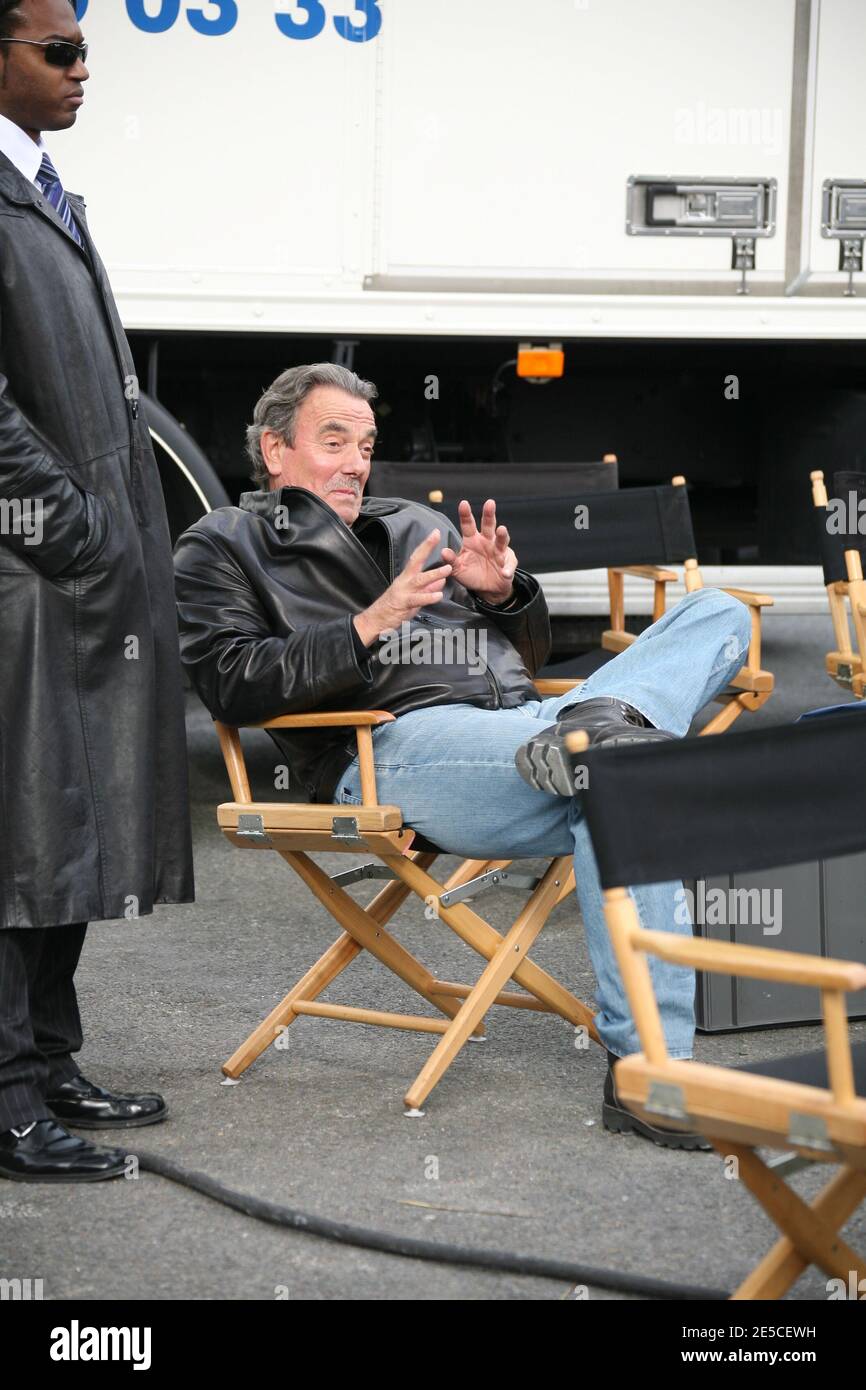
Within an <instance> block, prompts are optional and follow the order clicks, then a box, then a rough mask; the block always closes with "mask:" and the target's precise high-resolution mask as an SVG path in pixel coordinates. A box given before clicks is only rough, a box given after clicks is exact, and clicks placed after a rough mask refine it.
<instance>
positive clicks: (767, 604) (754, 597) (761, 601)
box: [722, 589, 776, 608]
mask: <svg viewBox="0 0 866 1390" xmlns="http://www.w3.org/2000/svg"><path fill="white" fill-rule="evenodd" d="M722 593H723V594H730V595H731V598H738V599H739V600H740V603H746V604H748V605H749V607H750V608H772V606H773V604H774V603H775V602H776V600H775V599H774V598H771V596H770V595H769V594H754V593H752V590H751V589H722Z"/></svg>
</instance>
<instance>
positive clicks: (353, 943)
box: [222, 853, 483, 1079]
mask: <svg viewBox="0 0 866 1390" xmlns="http://www.w3.org/2000/svg"><path fill="white" fill-rule="evenodd" d="M303 857H304V858H306V856H303ZM283 858H285V859H287V860H288V861H289V862H291V858H290V856H289V855H288V854H286V853H284V854H283ZM435 858H436V856H435V854H423V855H421V854H419V855H417V856H416V858H415V861H414V862H415V863H417V864H418V865H419V866H420V867H422V868H423V869H425V870H426V869H427V868H429V866H430V865H431V864H432V863H433V861H434V859H435ZM307 862H308V863H311V861H307ZM293 867H294V865H293ZM312 867H313V868H317V866H316V865H312ZM298 872H300V871H299V870H298ZM318 873H319V874H320V875H321V879H322V880H323V883H322V884H321V885H320V886H321V887H322V888H323V892H317V893H316V896H317V897H319V898H320V900H321V901H322V902H324V903H325V906H326V907H328V908H329V910H331V901H330V899H331V896H332V894H335V893H342V892H343V890H342V889H339V888H337V887H336V886H335V885H334V884H333V883H332V882H331V880H330V879H329V878H328V876H327V874H325V873H323V872H322V871H321V870H318ZM302 877H303V875H302ZM324 885H327V888H325V887H324ZM311 886H312V885H311ZM313 891H314V892H315V891H316V890H315V889H313ZM409 892H410V889H409V888H408V887H407V886H406V885H405V884H402V883H399V882H396V883H389V884H387V886H386V887H385V888H383V889H382V890H381V892H379V893H377V894H376V896H375V898H374V899H373V901H372V902H371V903H370V905H369V907H368V908H366V909H364V908H360V907H358V904H357V903H355V901H354V900H353V899H352V898H348V895H347V894H345V893H343V896H344V897H346V898H348V901H349V902H350V903H351V905H352V907H353V908H354V909H356V911H357V912H358V913H359V914H360V915H361V917H362V918H363V917H365V916H366V917H367V918H369V919H372V924H370V923H368V924H367V927H366V932H367V936H368V941H367V942H365V943H361V942H360V941H359V940H358V939H357V938H356V936H355V935H354V934H353V933H351V932H349V931H344V933H343V935H342V936H340V937H338V939H337V940H336V941H335V942H334V944H333V945H332V946H330V947H329V948H328V950H327V951H326V952H325V954H324V955H323V956H321V957H320V959H319V960H318V961H317V962H316V964H315V965H314V966H313V967H312V969H311V970H308V971H307V973H306V975H304V976H303V978H302V979H300V980H299V981H298V983H297V984H296V985H295V986H294V987H293V988H292V989H291V990H289V993H288V994H287V995H285V997H284V998H283V999H281V1000H280V1002H279V1004H277V1005H276V1006H275V1007H274V1008H273V1009H272V1010H271V1012H270V1013H269V1014H268V1016H267V1018H265V1019H264V1020H263V1022H262V1023H260V1024H259V1026H258V1027H257V1028H255V1029H254V1030H253V1032H252V1033H251V1034H250V1035H249V1037H248V1038H246V1039H245V1041H244V1042H242V1043H241V1045H240V1047H239V1048H238V1049H237V1050H236V1051H235V1052H233V1053H232V1055H231V1057H230V1058H229V1059H228V1061H227V1062H226V1063H224V1065H223V1068H222V1070H223V1072H224V1074H225V1075H226V1076H229V1077H231V1078H232V1079H237V1077H239V1076H241V1075H242V1074H243V1073H244V1072H245V1071H246V1069H247V1067H249V1066H251V1065H252V1063H253V1062H254V1061H255V1060H256V1058H257V1057H260V1056H261V1054H262V1053H263V1052H264V1051H265V1049H266V1048H268V1047H270V1045H271V1043H272V1042H273V1041H274V1038H275V1037H276V1035H277V1033H278V1032H279V1031H280V1030H281V1029H282V1028H287V1027H288V1026H289V1025H290V1024H291V1023H293V1022H294V1020H295V1018H296V1017H297V1014H296V1013H295V1010H294V1005H295V1003H296V1001H300V1000H305V1001H310V1000H313V999H316V998H317V997H318V996H319V995H320V994H321V993H322V991H323V990H324V989H326V988H327V986H328V985H329V984H331V983H332V982H333V981H334V980H335V979H336V978H337V976H338V975H339V974H341V972H342V971H343V970H345V968H346V966H347V965H349V964H351V962H352V961H353V960H354V959H355V957H356V956H357V955H359V954H360V952H361V951H362V950H363V949H365V946H366V948H367V949H370V950H371V951H372V953H373V954H374V955H378V957H379V959H380V960H383V962H384V963H385V964H386V965H388V966H389V967H390V968H391V969H392V970H395V973H397V974H400V973H401V971H400V969H398V968H397V966H398V965H399V966H400V967H401V968H403V969H408V970H410V971H411V972H412V974H413V976H414V977H415V979H417V980H418V981H419V982H420V983H423V984H424V985H425V986H427V985H433V984H435V978H434V976H433V975H432V974H430V973H429V972H428V971H425V970H424V967H423V966H422V965H421V963H420V961H417V960H415V957H414V956H412V955H411V954H410V953H409V952H408V951H404V950H403V947H401V946H399V944H398V943H397V942H396V941H394V940H393V938H392V937H390V936H389V934H388V933H387V932H385V931H384V930H383V928H384V924H385V923H386V922H387V921H389V920H390V918H391V917H393V915H394V913H395V912H396V911H397V909H398V908H399V907H401V906H402V904H403V903H404V902H405V900H406V898H407V897H408V896H409ZM376 927H378V933H377V932H376V931H375V930H374V928H376ZM377 935H378V940H377V939H376V938H377ZM370 939H372V942H375V947H377V948H381V949H374V946H373V944H371V941H370ZM389 943H390V944H391V945H393V946H394V947H395V948H396V950H395V952H394V953H393V955H394V956H395V957H396V958H397V963H396V964H395V961H394V960H392V959H391V955H392V953H391V952H390V951H389V950H388V946H389ZM401 978H403V979H405V980H406V983H407V984H410V985H411V986H412V988H415V989H417V988H418V986H417V984H415V982H414V980H410V979H407V978H406V976H405V975H401ZM418 992H419V993H423V995H424V998H425V999H428V1000H429V1002H430V1003H431V1004H433V1005H434V1007H435V1008H437V1009H438V1010H439V1011H440V1013H443V1014H445V1016H446V1017H447V1018H453V1017H454V1015H455V1014H456V1013H457V1011H458V1007H459V1006H458V1004H457V1003H456V1002H455V1001H453V1000H451V999H449V998H447V997H444V998H443V997H442V996H440V997H438V998H437V997H435V996H434V995H433V994H428V993H426V992H425V991H424V990H418ZM482 1032H483V1030H482Z"/></svg>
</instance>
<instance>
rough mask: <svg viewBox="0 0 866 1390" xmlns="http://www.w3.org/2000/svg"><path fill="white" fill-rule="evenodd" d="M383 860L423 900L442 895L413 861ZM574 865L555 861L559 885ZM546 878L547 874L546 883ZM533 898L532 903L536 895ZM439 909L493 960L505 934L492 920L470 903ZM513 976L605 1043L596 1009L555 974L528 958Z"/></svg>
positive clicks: (456, 929)
mask: <svg viewBox="0 0 866 1390" xmlns="http://www.w3.org/2000/svg"><path fill="white" fill-rule="evenodd" d="M383 859H384V862H385V863H386V864H387V865H388V867H389V868H392V869H393V870H394V872H395V873H396V874H397V876H398V877H399V878H401V879H403V881H404V882H406V883H408V884H409V885H410V887H411V888H412V891H413V892H414V893H416V894H417V896H418V897H419V898H421V899H422V901H423V900H425V899H426V898H428V897H430V896H431V895H432V896H434V897H438V896H439V894H440V893H442V892H443V891H444V890H443V887H442V884H441V883H437V882H436V880H435V879H434V878H431V877H430V875H429V874H427V873H424V872H423V871H422V870H421V869H419V867H418V865H417V864H413V863H412V862H411V861H408V860H406V859H404V858H403V857H402V856H398V855H387V856H383ZM571 868H572V861H571V858H570V856H566V855H563V857H562V858H560V859H555V860H554V861H553V864H552V865H551V869H553V870H555V874H554V880H555V879H556V878H559V880H560V883H559V887H561V886H562V884H563V883H564V881H565V879H566V877H567V876H568V873H569V870H570V869H571ZM548 872H550V870H548ZM546 879H547V875H545V878H544V880H542V883H543V882H545V881H546ZM541 886H542V884H539V886H538V888H536V890H535V892H536V893H538V892H540V890H541ZM557 891H558V889H557ZM533 896H534V895H533ZM529 901H530V903H531V902H532V898H530V900H529ZM554 901H555V900H554ZM438 912H439V916H440V918H441V919H442V921H443V922H444V923H445V924H446V926H449V927H450V928H451V930H452V931H453V932H456V934H457V935H458V936H459V937H460V939H461V941H465V942H466V945H467V946H471V947H472V950H473V951H477V952H478V954H479V956H484V957H485V959H487V960H492V958H493V956H494V955H495V954H496V952H497V951H498V949H499V947H500V946H501V945H502V937H501V936H500V935H499V932H498V931H495V930H494V928H493V927H491V925H490V923H489V922H485V920H484V918H483V917H479V915H478V913H477V912H473V910H472V908H470V907H468V906H467V905H466V903H455V904H454V906H453V907H443V906H442V904H441V903H440V904H439V908H438ZM513 978H514V980H515V982H516V983H517V984H519V985H520V986H521V987H522V988H523V989H525V990H528V991H529V993H530V994H534V995H535V997H536V999H540V1000H541V1002H542V1003H543V1004H544V1005H545V1007H546V1008H547V1009H548V1011H549V1012H550V1013H553V1014H559V1015H560V1017H561V1018H564V1019H567V1021H568V1022H569V1023H573V1024H574V1025H575V1026H581V1025H582V1026H583V1027H585V1028H586V1029H587V1031H588V1033H589V1036H590V1037H591V1038H592V1039H593V1041H594V1042H597V1043H601V1038H600V1037H599V1035H598V1030H597V1028H596V1026H595V1023H594V1022H593V1019H594V1015H593V1012H592V1009H589V1008H587V1006H586V1004H583V1003H581V1001H580V1000H579V999H578V998H577V997H576V996H575V995H573V994H572V993H571V991H570V990H567V989H566V988H565V986H564V985H561V984H560V983H559V981H558V980H555V979H554V978H553V976H552V975H548V973H547V971H546V970H542V969H541V967H540V966H538V965H535V964H534V963H533V961H531V960H524V961H523V963H522V964H521V965H518V967H517V969H516V970H515V971H514V976H513Z"/></svg>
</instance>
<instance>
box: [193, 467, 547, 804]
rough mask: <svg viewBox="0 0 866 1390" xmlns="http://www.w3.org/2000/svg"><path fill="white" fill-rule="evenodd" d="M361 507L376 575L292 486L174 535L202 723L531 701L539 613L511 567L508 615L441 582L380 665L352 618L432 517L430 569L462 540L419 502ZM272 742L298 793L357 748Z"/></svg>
mask: <svg viewBox="0 0 866 1390" xmlns="http://www.w3.org/2000/svg"><path fill="white" fill-rule="evenodd" d="M360 515H361V517H363V518H375V519H376V520H377V522H378V523H379V524H380V525H381V526H382V527H383V528H384V533H385V538H386V544H385V545H383V546H382V547H381V551H382V553H383V554H387V555H388V557H389V564H388V572H387V573H386V572H385V571H384V569H380V568H379V566H378V565H377V564H376V563H375V562H374V561H373V559H372V558H371V556H370V555H369V554H368V552H367V550H366V548H365V546H364V545H363V544H362V543H361V541H360V540H359V538H358V536H357V535H356V534H355V532H354V531H353V529H352V528H351V527H349V526H347V525H346V523H345V522H344V521H343V520H342V518H341V517H340V516H339V515H338V514H337V513H336V512H335V511H334V510H333V508H331V507H330V506H328V504H327V502H325V501H323V500H322V498H320V497H318V496H317V495H316V494H315V493H312V492H308V491H307V490H306V489H304V488H297V487H283V488H280V489H277V490H275V491H272V492H247V493H245V494H244V495H243V496H242V497H241V500H240V506H239V507H221V508H219V509H217V510H216V511H213V512H211V513H210V514H209V515H208V516H205V517H202V519H201V520H200V521H197V522H196V523H195V525H194V526H191V527H190V528H189V530H188V531H186V532H184V534H183V535H182V536H181V537H180V539H179V541H178V542H177V545H176V547H175V575H176V590H177V599H178V614H179V624H180V640H181V660H182V662H183V664H184V666H185V668H186V670H187V671H188V673H189V675H190V678H191V680H192V682H193V685H194V686H195V688H196V690H197V691H198V693H199V695H200V696H201V698H202V700H203V701H204V704H205V705H206V706H207V708H208V710H209V711H210V713H211V714H212V715H213V717H214V718H215V719H219V720H221V721H223V722H225V723H228V724H249V723H258V722H260V721H261V720H264V719H271V718H274V717H275V716H276V715H278V714H298V713H303V712H314V711H315V712H318V711H327V710H340V709H353V710H354V709H384V710H388V711H389V712H390V713H391V714H394V715H397V716H399V715H401V714H406V713H408V712H409V711H410V710H416V709H423V708H425V707H427V706H432V705H442V704H459V703H463V704H471V705H477V706H479V707H480V708H482V709H499V708H513V707H514V706H516V705H520V704H523V703H524V702H525V701H527V700H533V699H537V698H538V692H537V691H536V689H535V687H534V686H533V684H532V675H533V674H534V673H535V672H536V671H537V670H538V669H539V667H540V666H542V665H543V663H544V662H545V660H546V659H547V656H548V653H549V651H550V621H549V617H548V612H547V604H546V602H545V599H544V595H543V593H542V592H541V589H540V587H539V584H538V581H537V580H536V579H534V578H533V577H532V576H531V575H529V574H526V573H525V572H524V571H522V570H518V571H517V575H516V577H515V600H516V601H515V602H514V605H513V606H510V607H509V608H508V610H507V611H503V610H502V609H497V608H495V607H493V606H491V605H489V604H486V603H484V602H483V601H482V600H480V599H479V598H477V597H475V596H473V595H472V594H471V593H469V591H468V590H467V589H466V588H464V586H463V585H462V584H460V583H459V582H458V581H457V580H455V579H454V578H453V577H449V579H448V580H447V581H446V583H445V586H444V596H443V598H442V600H441V601H440V602H439V603H438V604H436V605H435V606H431V607H429V608H425V609H422V610H421V611H420V612H419V614H418V615H417V617H416V618H414V619H412V621H411V623H410V624H408V626H404V628H403V630H402V632H401V634H400V635H399V640H400V641H403V642H404V643H405V645H404V646H403V647H398V646H396V645H395V643H396V642H397V641H398V638H397V636H394V637H392V638H391V649H390V650H391V653H392V655H393V654H395V653H396V654H397V659H390V658H389V659H385V657H386V649H385V647H384V645H379V646H377V645H376V644H374V645H373V646H372V647H370V648H368V649H367V651H366V654H364V650H363V645H362V644H361V643H360V642H359V639H358V637H357V633H356V632H355V629H354V626H353V624H352V618H353V616H354V615H355V614H357V613H361V612H362V611H363V610H364V609H366V608H368V607H369V606H370V604H372V603H373V602H374V601H375V600H376V599H377V598H378V597H379V596H380V595H381V594H382V593H383V592H384V590H385V589H386V588H387V587H388V585H389V584H390V583H391V582H392V580H393V579H394V578H395V577H396V575H397V574H399V573H400V571H401V570H402V569H403V568H404V567H405V565H406V563H407V561H408V559H409V557H410V555H411V553H412V551H413V550H414V549H415V548H416V546H418V545H419V544H420V543H421V541H422V540H423V539H424V537H425V536H427V535H428V534H429V532H430V531H431V530H432V529H433V527H434V526H438V527H439V529H440V532H441V543H440V548H439V549H437V550H436V551H434V553H433V554H432V555H431V556H430V559H429V561H428V566H429V567H431V568H432V567H434V566H436V565H439V564H441V563H442V560H441V554H440V551H441V546H446V545H447V546H450V547H451V548H452V549H454V550H459V549H460V548H461V545H462V538H461V537H460V535H459V533H458V532H457V531H456V530H455V528H454V527H453V525H452V524H451V522H450V521H449V520H448V518H447V517H445V516H443V515H441V513H439V512H435V511H433V510H431V509H430V508H429V507H426V506H423V505H421V504H420V503H416V502H406V501H402V500H400V499H397V498H366V499H365V500H364V501H363V502H362V504H361V514H360ZM359 519H360V518H359ZM437 629H438V630H439V635H438V638H437V635H436V633H437ZM425 637H426V639H427V644H426V648H425V646H424V638H425ZM386 640H387V639H386ZM401 653H402V656H401V655H400V654H401ZM417 653H421V660H420V661H417V664H416V660H417ZM479 653H483V660H482V661H479V660H478V659H477V658H478V655H479ZM456 656H462V657H463V658H464V659H462V660H457V659H455V657H456ZM272 737H273V739H274V742H275V743H276V744H277V746H278V747H279V748H280V749H281V751H282V752H283V754H284V755H285V756H286V758H287V759H288V761H289V767H290V769H291V774H292V777H293V779H294V780H295V781H296V782H297V783H299V784H300V785H301V786H302V787H303V789H304V791H305V792H306V794H307V795H308V796H309V797H310V798H311V799H312V800H318V801H330V800H331V799H332V797H333V789H334V787H335V785H336V783H337V780H338V779H339V776H340V773H341V772H342V771H343V770H344V769H345V767H346V766H347V765H348V763H349V762H350V761H351V760H352V758H353V757H354V756H355V753H356V744H355V738H354V734H353V732H352V731H351V730H348V729H303V730H297V731H295V730H292V731H291V732H286V731H279V732H274V733H273V734H272Z"/></svg>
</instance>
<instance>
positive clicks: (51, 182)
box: [36, 154, 83, 246]
mask: <svg viewBox="0 0 866 1390" xmlns="http://www.w3.org/2000/svg"><path fill="white" fill-rule="evenodd" d="M36 182H37V183H38V184H39V187H40V188H41V189H42V192H43V193H44V195H45V197H46V199H47V200H48V202H49V203H50V204H51V206H52V207H53V209H54V211H55V212H56V213H57V216H58V217H59V218H60V219H61V220H62V222H63V225H64V226H65V227H67V228H68V229H69V231H70V232H71V233H72V235H73V236H74V237H75V240H76V241H77V242H78V245H79V246H82V245H83V242H82V240H81V233H80V232H79V230H78V227H77V225H76V222H75V218H74V217H73V216H72V208H71V207H70V206H69V200H68V198H67V197H66V194H65V193H64V191H63V184H62V183H61V182H60V177H59V175H58V173H57V170H56V169H55V167H54V165H53V164H52V163H51V160H50V159H49V158H48V155H47V154H44V155H43V156H42V164H41V166H40V169H39V173H38V174H37V175H36Z"/></svg>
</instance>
